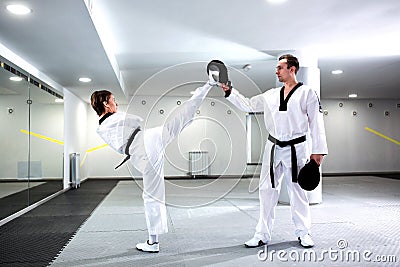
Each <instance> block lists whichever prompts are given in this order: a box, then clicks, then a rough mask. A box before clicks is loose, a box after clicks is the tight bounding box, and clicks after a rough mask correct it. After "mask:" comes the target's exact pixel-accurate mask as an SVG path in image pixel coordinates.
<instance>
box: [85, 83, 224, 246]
mask: <svg viewBox="0 0 400 267" xmlns="http://www.w3.org/2000/svg"><path fill="white" fill-rule="evenodd" d="M216 84H217V83H216V82H215V81H214V80H213V79H212V77H211V78H210V81H209V82H207V83H206V84H205V85H204V86H202V87H199V88H197V89H196V90H195V92H194V95H193V96H192V97H191V98H190V99H189V100H188V101H186V102H184V103H183V104H182V105H181V106H180V107H179V109H178V110H177V111H176V112H175V113H174V114H173V115H172V116H171V118H170V119H169V120H168V121H166V122H165V124H164V125H162V126H159V127H155V128H149V129H144V128H143V119H141V118H140V117H138V116H135V115H131V114H126V113H122V112H118V111H117V108H118V104H117V102H116V101H115V98H114V96H113V94H112V93H111V92H109V91H106V90H102V91H96V92H94V93H93V94H92V96H91V104H92V107H93V109H94V110H95V111H96V113H97V114H98V115H99V117H100V121H99V127H98V129H97V133H98V134H99V135H100V137H101V138H102V139H103V140H104V141H105V142H106V143H107V144H109V146H110V147H111V148H113V149H114V150H116V151H117V152H119V153H121V154H126V155H127V157H126V158H125V160H124V162H125V161H126V160H128V159H129V160H130V162H131V164H132V165H133V166H134V167H135V168H136V169H137V170H138V171H140V172H141V173H142V174H143V200H144V207H145V216H146V223H147V229H148V233H149V239H148V240H147V241H146V242H144V243H139V244H137V245H136V248H137V249H138V250H140V251H145V252H159V243H158V235H159V234H163V233H167V232H168V227H167V213H166V207H165V184H164V149H165V147H166V146H167V145H168V144H169V143H170V142H171V141H172V140H173V139H174V138H175V137H177V135H178V134H179V133H180V132H181V131H182V130H183V129H184V128H185V127H186V126H187V125H189V124H190V122H191V120H192V119H193V117H194V116H195V113H196V111H197V110H198V108H199V107H200V105H201V103H202V102H203V100H204V98H205V97H206V95H207V93H208V92H209V90H210V89H211V88H212V87H213V85H216ZM120 165H121V164H120ZM120 165H119V166H120ZM119 166H117V167H119Z"/></svg>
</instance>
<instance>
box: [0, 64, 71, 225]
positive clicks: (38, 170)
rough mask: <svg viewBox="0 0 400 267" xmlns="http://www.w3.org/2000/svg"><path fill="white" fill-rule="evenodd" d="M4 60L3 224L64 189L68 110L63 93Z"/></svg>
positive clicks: (0, 98)
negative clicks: (64, 129) (65, 119)
mask: <svg viewBox="0 0 400 267" xmlns="http://www.w3.org/2000/svg"><path fill="white" fill-rule="evenodd" d="M0 61H1V68H0V125H2V126H1V128H2V129H1V131H0V145H1V148H2V152H3V153H2V156H1V158H0V221H1V220H2V219H5V218H7V217H8V216H11V215H12V214H14V213H16V212H18V211H20V210H21V209H24V208H26V207H28V206H29V205H32V204H34V203H37V202H38V201H40V200H42V199H44V198H46V197H48V196H50V195H52V194H54V193H56V192H58V191H60V190H62V186H63V185H62V183H63V182H62V179H63V178H62V177H63V151H64V149H63V141H62V140H63V128H64V126H63V124H64V115H63V113H64V108H63V104H62V103H56V102H55V99H60V98H62V96H61V95H60V94H58V93H55V91H54V90H52V89H51V88H50V87H48V86H47V85H45V84H43V83H41V82H40V81H39V80H37V79H35V78H34V77H31V76H30V75H29V74H25V73H23V72H22V71H20V70H18V69H17V68H16V67H14V66H13V65H12V64H10V63H8V62H5V60H4V59H2V58H0ZM11 77H14V78H17V77H19V78H22V79H20V80H19V81H13V80H10V78H11Z"/></svg>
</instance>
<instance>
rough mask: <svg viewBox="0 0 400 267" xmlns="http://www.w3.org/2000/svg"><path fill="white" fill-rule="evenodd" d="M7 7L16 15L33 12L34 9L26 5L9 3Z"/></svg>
mask: <svg viewBox="0 0 400 267" xmlns="http://www.w3.org/2000/svg"><path fill="white" fill-rule="evenodd" d="M6 8H7V10H8V11H9V12H11V13H13V14H15V15H26V14H29V13H31V12H32V9H30V8H28V7H26V6H24V5H8V6H7V7H6Z"/></svg>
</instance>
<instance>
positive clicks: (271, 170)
mask: <svg viewBox="0 0 400 267" xmlns="http://www.w3.org/2000/svg"><path fill="white" fill-rule="evenodd" d="M268 140H269V141H271V142H272V143H273V146H272V148H271V157H270V161H269V175H270V177H271V185H272V188H275V177H274V156H275V146H276V145H278V146H280V147H285V146H290V150H291V161H292V182H293V183H297V155H296V148H295V146H294V145H296V144H299V143H303V142H304V141H306V136H305V135H303V136H300V137H297V138H295V139H292V140H289V141H279V140H277V139H275V138H274V137H273V136H272V135H269V136H268Z"/></svg>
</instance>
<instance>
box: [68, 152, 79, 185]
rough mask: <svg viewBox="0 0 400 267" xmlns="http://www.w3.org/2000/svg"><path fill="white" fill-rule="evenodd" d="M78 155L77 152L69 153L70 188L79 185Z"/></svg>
mask: <svg viewBox="0 0 400 267" xmlns="http://www.w3.org/2000/svg"><path fill="white" fill-rule="evenodd" d="M79 162H80V155H79V153H71V154H70V176H69V177H70V180H69V184H70V186H71V188H75V189H76V188H78V187H80V186H81V177H80V163H79Z"/></svg>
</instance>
